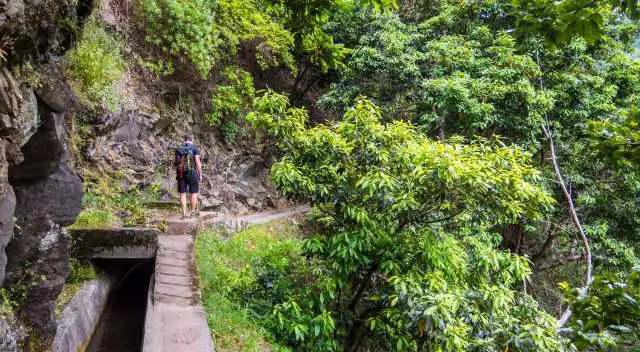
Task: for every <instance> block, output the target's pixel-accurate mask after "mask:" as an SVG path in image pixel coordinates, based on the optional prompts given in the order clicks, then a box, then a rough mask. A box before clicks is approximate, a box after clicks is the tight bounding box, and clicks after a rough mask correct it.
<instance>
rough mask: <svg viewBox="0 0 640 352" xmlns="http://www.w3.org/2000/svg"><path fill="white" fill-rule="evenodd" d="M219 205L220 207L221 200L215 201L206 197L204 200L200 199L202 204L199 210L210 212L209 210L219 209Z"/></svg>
mask: <svg viewBox="0 0 640 352" xmlns="http://www.w3.org/2000/svg"><path fill="white" fill-rule="evenodd" d="M221 205H222V201H221V200H219V199H216V198H214V197H206V198H202V203H201V205H200V206H201V210H204V211H211V210H218V209H220V206H221Z"/></svg>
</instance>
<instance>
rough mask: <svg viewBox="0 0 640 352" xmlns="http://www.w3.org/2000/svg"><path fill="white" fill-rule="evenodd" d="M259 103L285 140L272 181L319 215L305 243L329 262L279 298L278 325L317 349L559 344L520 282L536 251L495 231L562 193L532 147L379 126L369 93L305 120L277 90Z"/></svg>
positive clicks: (320, 261) (319, 261)
mask: <svg viewBox="0 0 640 352" xmlns="http://www.w3.org/2000/svg"><path fill="white" fill-rule="evenodd" d="M256 106H257V107H258V111H259V112H258V113H256V114H254V115H252V116H251V119H252V120H253V121H254V122H255V124H256V125H257V126H260V127H262V128H265V129H266V130H267V131H268V132H269V133H270V134H271V135H272V136H274V137H277V141H278V146H279V147H280V150H281V151H282V153H283V158H282V159H281V160H280V161H279V162H277V163H276V164H275V165H274V167H273V169H272V172H273V180H274V182H275V184H276V185H277V186H278V187H279V188H280V190H281V191H282V192H283V193H285V194H286V195H288V196H290V197H292V198H294V199H298V200H302V201H306V202H309V203H311V204H312V205H314V206H315V207H316V208H317V209H318V210H319V212H320V214H319V216H318V218H317V221H319V222H320V223H321V224H322V226H321V228H319V229H318V232H317V233H316V234H315V235H313V236H312V237H310V238H309V239H308V240H306V241H305V246H304V249H305V253H306V255H307V256H308V257H309V258H311V260H312V261H313V263H314V268H313V269H311V270H312V271H314V272H317V273H318V274H320V275H318V276H317V279H316V280H315V282H314V284H313V285H312V286H308V287H306V288H304V289H301V290H299V292H295V293H293V294H292V295H291V297H290V298H289V299H285V301H283V302H282V303H280V304H279V305H277V306H276V307H275V311H274V313H273V314H275V316H276V317H277V319H278V320H279V322H280V324H279V326H278V328H279V332H278V333H279V334H280V336H282V338H284V339H286V341H288V342H289V343H290V344H291V345H293V346H298V347H297V348H298V349H305V350H316V351H321V350H326V351H332V350H337V349H339V350H342V349H344V350H349V351H356V350H358V349H359V348H361V346H363V345H371V346H386V347H385V349H391V348H393V349H396V350H402V351H404V350H408V351H411V350H425V349H427V350H434V351H436V350H477V351H488V350H504V349H518V350H530V351H536V350H545V351H552V350H560V349H561V340H560V339H559V338H558V336H557V335H556V332H555V320H554V319H553V318H551V317H549V316H548V315H546V314H545V313H544V312H542V311H540V310H539V309H538V308H537V307H536V304H535V301H533V300H532V299H531V298H530V297H529V296H528V295H526V294H525V293H523V292H522V291H520V290H519V289H517V288H518V287H520V286H521V285H522V284H523V283H524V281H525V280H526V279H527V277H528V275H529V273H530V267H529V264H528V262H527V261H526V260H525V259H524V258H522V257H519V256H517V255H512V254H510V253H508V252H500V251H499V250H498V249H497V246H498V245H499V243H500V240H499V236H497V235H496V234H495V233H493V231H492V229H493V228H494V226H495V225H498V224H503V223H510V222H513V221H515V220H516V219H518V218H520V217H526V218H530V219H538V218H540V217H541V215H542V212H543V211H544V209H546V208H547V207H549V206H550V205H551V204H552V203H553V201H552V199H551V198H550V196H549V194H548V193H547V192H545V190H544V189H541V188H539V187H538V186H536V183H537V182H539V177H540V175H539V173H538V172H537V171H536V170H535V169H534V168H532V167H531V166H529V164H528V163H529V162H530V159H529V155H528V154H527V153H526V152H524V151H523V150H521V149H520V148H518V147H515V146H502V147H492V146H490V144H489V143H488V142H487V141H483V140H478V141H475V142H469V143H464V142H463V141H462V140H457V139H453V140H450V141H449V143H448V144H445V143H441V142H435V141H432V140H430V139H428V138H427V137H425V136H424V135H422V134H420V133H419V132H417V131H416V130H415V129H414V128H413V127H412V126H411V125H409V124H406V123H403V122H394V123H391V124H388V125H383V124H382V123H381V116H380V112H379V110H378V109H377V108H376V107H375V106H374V105H372V104H370V103H369V102H367V101H365V100H359V101H358V102H357V104H356V106H355V107H354V108H353V109H349V110H348V111H347V112H346V114H345V116H344V118H343V119H342V120H341V121H340V122H338V123H336V124H335V125H331V126H317V127H314V128H310V129H307V128H305V127H304V124H305V119H306V114H305V112H304V111H303V110H299V109H287V101H286V98H284V97H282V96H278V95H273V94H270V93H269V94H266V95H265V96H263V97H261V98H260V99H258V100H257V102H256ZM365 336H367V338H365Z"/></svg>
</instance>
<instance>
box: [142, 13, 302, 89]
mask: <svg viewBox="0 0 640 352" xmlns="http://www.w3.org/2000/svg"><path fill="white" fill-rule="evenodd" d="M265 10H266V9H265V8H264V7H263V6H262V5H261V2H259V1H240V0H219V1H214V0H143V1H142V13H143V15H144V18H145V20H146V21H147V23H148V26H147V27H148V35H147V41H149V42H151V43H153V44H155V45H157V46H159V47H160V48H161V49H162V50H163V51H164V52H166V53H169V54H171V55H175V56H185V57H186V58H188V59H189V61H191V63H192V64H193V65H194V66H195V68H196V70H197V71H198V72H199V73H200V75H201V76H202V78H203V79H207V78H208V76H209V73H210V72H211V69H212V68H213V67H214V65H216V64H217V63H219V62H220V61H221V60H222V58H224V57H233V55H234V54H235V52H236V50H237V47H238V45H239V44H240V42H243V41H256V42H259V43H260V44H258V45H257V49H258V50H257V52H258V54H257V59H258V62H259V64H260V65H261V66H262V67H263V68H266V67H270V66H271V67H273V66H278V65H280V64H284V65H287V66H292V65H293V56H292V55H291V53H290V48H291V47H292V46H293V37H292V36H291V34H290V33H289V32H288V31H286V30H285V29H284V28H283V27H282V26H281V25H280V24H279V23H277V22H275V21H273V20H272V19H271V17H270V16H269V15H268V14H267V13H265Z"/></svg>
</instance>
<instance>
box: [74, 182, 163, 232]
mask: <svg viewBox="0 0 640 352" xmlns="http://www.w3.org/2000/svg"><path fill="white" fill-rule="evenodd" d="M84 188H85V190H84V191H85V192H84V196H83V198H82V212H81V213H80V215H79V216H78V218H77V220H76V222H75V223H74V224H73V225H72V226H71V228H99V229H104V228H112V227H115V226H118V225H122V226H125V227H135V226H146V225H149V223H150V221H151V220H152V219H151V214H150V211H149V209H148V208H147V206H146V205H145V203H146V202H149V201H155V200H157V199H158V198H159V189H160V186H159V185H157V184H152V185H151V186H149V187H146V188H145V189H140V188H137V187H131V188H129V189H127V188H125V187H123V185H122V182H121V181H120V180H118V179H114V178H109V177H105V176H100V177H92V176H91V175H88V176H87V177H86V178H85V182H84Z"/></svg>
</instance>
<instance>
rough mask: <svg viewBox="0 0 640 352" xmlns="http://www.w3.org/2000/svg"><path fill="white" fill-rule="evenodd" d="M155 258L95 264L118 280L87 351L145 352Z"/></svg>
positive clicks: (102, 261)
mask: <svg viewBox="0 0 640 352" xmlns="http://www.w3.org/2000/svg"><path fill="white" fill-rule="evenodd" d="M154 262H155V261H154V260H153V259H143V260H139V259H135V260H132V259H118V260H101V261H96V262H95V263H94V264H95V265H96V267H98V268H99V269H100V270H101V271H104V272H106V274H107V275H113V276H115V277H117V278H118V279H117V281H116V284H115V285H114V287H113V289H112V291H111V293H110V294H109V299H108V300H107V305H106V306H105V309H104V312H103V313H102V316H101V317H100V322H99V323H98V326H97V327H96V330H95V332H94V334H93V336H92V338H91V342H90V343H89V346H88V347H87V349H86V351H87V352H139V351H142V341H143V336H144V321H145V314H146V310H147V294H148V289H149V282H150V280H151V275H152V274H153V266H154Z"/></svg>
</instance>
